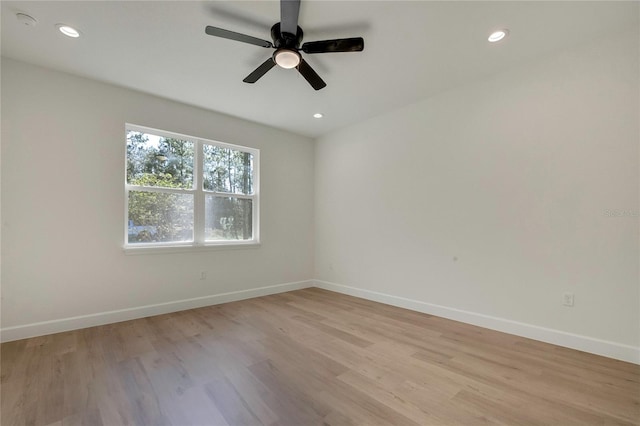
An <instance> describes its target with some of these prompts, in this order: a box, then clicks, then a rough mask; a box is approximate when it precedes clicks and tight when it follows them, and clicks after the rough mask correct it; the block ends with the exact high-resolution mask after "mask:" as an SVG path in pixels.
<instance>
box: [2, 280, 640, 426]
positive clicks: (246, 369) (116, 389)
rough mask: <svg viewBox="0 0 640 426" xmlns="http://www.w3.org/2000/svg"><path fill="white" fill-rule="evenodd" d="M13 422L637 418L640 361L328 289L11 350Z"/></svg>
mask: <svg viewBox="0 0 640 426" xmlns="http://www.w3.org/2000/svg"><path fill="white" fill-rule="evenodd" d="M1 362H2V382H1V384H2V388H1V392H2V394H1V400H2V401H1V402H2V405H1V408H2V414H1V416H2V417H1V419H0V420H1V424H2V425H3V426H9V425H32V424H35V425H67V424H69V425H71V424H87V425H134V424H135V425H231V426H233V425H265V426H267V425H292V426H293V425H296V426H298V425H323V424H324V425H398V426H399V425H430V424H433V425H454V424H464V425H474V424H509V425H515V424H527V425H533V424H545V425H549V424H553V425H569V424H579V425H596V424H597V425H602V424H607V425H609V424H640V366H638V365H635V364H630V363H625V362H622V361H616V360H612V359H608V358H603V357H599V356H596V355H592V354H588V353H584V352H578V351H574V350H571V349H566V348H562V347H558V346H553V345H549V344H545V343H541V342H537V341H533V340H529V339H524V338H521V337H517V336H513V335H509V334H504V333H499V332H495V331H491V330H487V329H483V328H480V327H475V326H471V325H467V324H463V323H459V322H455V321H450V320H446V319H443V318H439V317H435V316H430V315H425V314H421V313H417V312H413V311H408V310H405V309H400V308H396V307H392V306H388V305H384V304H380V303H375V302H370V301H367V300H363V299H358V298H355V297H350V296H345V295H342V294H338V293H333V292H329V291H325V290H321V289H317V288H310V289H305V290H298V291H293V292H289V293H282V294H278V295H272V296H266V297H260V298H256V299H249V300H244V301H239V302H233V303H227V304H223V305H216V306H210V307H205V308H200V309H192V310H188V311H182V312H177V313H172V314H167V315H160V316H155V317H149V318H142V319H138V320H133V321H126V322H121V323H117V324H110V325H105V326H100V327H93V328H87V329H83V330H76V331H71V332H66V333H59V334H54V335H49V336H42V337H36V338H31V339H25V340H20V341H15V342H9V343H4V344H2V358H1Z"/></svg>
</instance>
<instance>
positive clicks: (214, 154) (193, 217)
mask: <svg viewBox="0 0 640 426" xmlns="http://www.w3.org/2000/svg"><path fill="white" fill-rule="evenodd" d="M126 144H127V154H126V157H127V158H126V160H127V161H126V164H127V169H126V180H125V200H126V222H125V223H126V226H125V247H127V248H138V247H162V246H219V245H231V244H233V245H237V244H255V243H257V242H258V241H259V238H258V207H259V203H258V192H259V186H258V165H259V155H260V152H259V151H258V150H257V149H253V148H246V147H242V146H236V145H230V144H226V143H221V142H214V141H210V140H206V139H201V138H194V137H191V136H184V135H178V134H175V133H170V132H165V131H162V130H155V129H149V128H145V127H140V126H135V125H130V124H127V125H126Z"/></svg>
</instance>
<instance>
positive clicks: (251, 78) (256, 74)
mask: <svg viewBox="0 0 640 426" xmlns="http://www.w3.org/2000/svg"><path fill="white" fill-rule="evenodd" d="M275 66H276V63H275V62H274V60H273V59H272V58H269V59H267V60H266V61H264V62H263V63H262V65H260V66H259V67H258V68H256V69H255V70H254V71H253V72H252V73H251V74H249V75H248V76H246V77H245V79H244V80H242V81H244V82H245V83H255V82H256V81H258V80H259V79H260V77H262V76H263V75H265V74H266V73H267V71H269V70H270V69H271V68H273V67H275Z"/></svg>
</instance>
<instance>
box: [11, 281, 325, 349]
mask: <svg viewBox="0 0 640 426" xmlns="http://www.w3.org/2000/svg"><path fill="white" fill-rule="evenodd" d="M312 286H313V281H311V280H309V281H298V282H293V283H286V284H277V285H271V286H267V287H259V288H253V289H250V290H241V291H233V292H229V293H221V294H213V295H210V296H202V297H195V298H193V299H184V300H176V301H173V302H166V303H158V304H155V305H145V306H137V307H135V308H127V309H119V310H116V311H107V312H100V313H97V314H90V315H81V316H77V317H69V318H62V319H58V320H52V321H43V322H36V323H32V324H25V325H18V326H15V327H6V328H2V329H0V341H2V342H10V341H12V340H20V339H26V338H29V337H36V336H44V335H46V334H53V333H60V332H63V331H70V330H77V329H80V328H87V327H94V326H97V325H104V324H111V323H115V322H120V321H128V320H132V319H136V318H144V317H149V316H153V315H161V314H167V313H170V312H178V311H183V310H185V309H193V308H201V307H203V306H211V305H218V304H220V303H227V302H235V301H237V300H243V299H250V298H253V297H260V296H267V295H269V294H276V293H284V292H286V291H292V290H299V289H302V288H308V287H312Z"/></svg>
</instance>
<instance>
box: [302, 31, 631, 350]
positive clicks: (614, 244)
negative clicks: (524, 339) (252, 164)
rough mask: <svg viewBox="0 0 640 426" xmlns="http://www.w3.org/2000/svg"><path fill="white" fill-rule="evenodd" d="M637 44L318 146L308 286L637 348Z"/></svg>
mask: <svg viewBox="0 0 640 426" xmlns="http://www.w3.org/2000/svg"><path fill="white" fill-rule="evenodd" d="M638 40H639V38H638V32H637V30H632V31H627V32H625V33H622V34H618V35H615V36H612V37H611V38H609V39H605V40H599V41H597V42H593V43H589V44H585V45H582V46H579V47H576V48H574V49H572V50H570V51H565V52H563V53H562V54H558V55H556V56H554V57H548V58H546V59H545V60H544V61H540V62H538V63H534V64H529V65H528V66H526V67H521V68H519V69H515V70H510V71H505V72H504V73H501V74H500V75H496V76H495V77H494V78H492V79H491V80H488V81H483V82H478V83H474V84H470V85H468V86H466V87H461V88H459V89H456V90H453V91H449V92H446V93H443V94H440V95H438V96H436V97H433V98H430V99H427V100H424V101H422V102H419V103H417V104H414V105H410V106H407V107H405V108H402V109H400V110H396V111H394V112H391V113H389V114H386V115H382V116H379V117H376V118H375V119H372V120H369V121H367V122H364V123H360V124H356V125H354V126H351V127H349V128H346V129H343V130H340V131H337V132H334V133H332V134H330V135H327V136H325V137H322V138H320V139H319V140H318V141H317V144H316V190H315V192H316V211H315V212H316V278H317V279H318V280H320V281H321V282H324V284H323V286H324V287H325V288H340V286H348V287H349V288H350V290H348V291H347V292H349V291H350V292H351V293H353V294H365V295H366V294H369V295H373V296H375V295H376V294H382V295H390V296H393V297H399V298H403V299H402V300H405V301H406V303H409V302H408V301H407V300H412V301H417V302H420V303H428V304H432V305H433V306H438V307H439V308H438V309H440V308H442V307H447V308H451V309H450V312H463V313H464V315H467V314H468V313H476V314H479V315H481V316H483V318H488V317H491V318H493V319H496V318H498V319H499V318H502V319H504V320H506V321H511V322H512V323H515V322H517V323H519V324H528V325H532V326H536V327H538V328H544V329H545V330H548V329H549V330H557V331H560V332H563V333H569V334H571V335H578V336H586V337H588V338H592V339H597V340H602V341H606V342H614V343H616V344H620V345H623V346H625V348H627V349H628V348H631V349H632V350H634V349H633V348H636V349H635V350H636V351H637V348H638V346H640V318H639V311H640V309H639V300H640V295H639V276H638V267H639V257H640V256H639V255H640V253H639V248H638V222H639V217H638V214H639V204H638V193H639V188H638V185H639V175H638V168H639V165H638V146H639V141H640V132H639V125H638V121H639V112H640V111H639V106H638V103H639V100H638V99H639V93H640V92H639V85H638V80H639V76H640V72H639V66H638V53H639V45H638ZM334 284H337V286H336V285H334ZM344 288H347V287H344ZM367 292H368V293H367ZM565 292H570V293H574V295H575V305H574V306H573V307H566V306H563V304H562V302H563V293H565ZM373 296H372V297H373ZM380 297H382V298H383V299H384V297H387V296H380ZM454 316H455V315H454ZM467 316H468V315H467ZM505 329H506V328H505Z"/></svg>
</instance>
